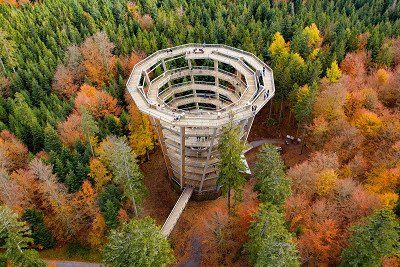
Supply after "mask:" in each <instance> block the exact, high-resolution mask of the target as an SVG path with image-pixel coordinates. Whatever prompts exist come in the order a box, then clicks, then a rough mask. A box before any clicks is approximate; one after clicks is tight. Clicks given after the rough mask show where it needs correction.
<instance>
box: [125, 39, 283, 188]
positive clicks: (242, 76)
mask: <svg viewBox="0 0 400 267" xmlns="http://www.w3.org/2000/svg"><path fill="white" fill-rule="evenodd" d="M127 88H128V91H129V93H130V94H131V96H132V98H133V100H134V101H135V103H136V105H137V107H138V108H139V110H140V111H142V112H144V113H146V114H148V115H149V116H150V118H151V119H152V123H153V126H154V128H155V130H156V132H157V135H158V138H159V142H160V145H161V149H162V152H163V154H164V159H165V164H166V166H167V169H168V175H169V178H170V179H171V180H172V181H174V183H176V185H177V186H178V187H179V188H181V189H184V188H185V187H188V186H189V187H192V188H193V191H194V194H201V195H202V194H208V193H211V195H213V194H214V195H215V193H216V192H218V189H219V188H218V187H217V183H216V181H217V177H218V172H219V171H218V163H219V155H218V149H217V147H218V141H219V137H220V135H221V133H222V128H223V127H224V126H226V125H227V124H228V123H230V122H232V123H234V124H236V125H239V126H240V129H241V137H242V139H243V140H247V137H248V134H249V132H250V128H251V125H252V123H253V120H254V116H255V115H256V114H257V112H258V111H259V110H260V109H261V108H262V107H263V106H264V105H265V104H266V103H267V102H268V101H269V100H270V99H271V98H272V97H273V95H274V93H275V86H274V79H273V73H272V70H271V69H270V68H269V67H268V66H267V65H266V64H265V63H263V62H262V61H261V60H260V59H258V58H257V57H256V56H255V55H253V54H251V53H249V52H245V51H243V50H239V49H236V48H232V47H229V46H226V45H214V44H203V45H202V44H186V45H182V46H177V47H173V48H168V49H163V50H159V51H157V52H155V53H154V54H152V55H150V56H148V57H147V58H145V59H143V60H142V61H140V62H138V63H137V64H136V65H135V67H134V69H133V71H132V73H131V75H130V77H129V80H128V82H127Z"/></svg>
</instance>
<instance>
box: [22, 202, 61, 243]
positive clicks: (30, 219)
mask: <svg viewBox="0 0 400 267" xmlns="http://www.w3.org/2000/svg"><path fill="white" fill-rule="evenodd" d="M22 218H23V219H24V220H25V221H26V222H27V223H28V224H29V228H30V231H31V232H32V235H31V236H32V238H33V243H34V244H35V246H37V247H39V248H44V249H48V248H52V247H53V246H54V245H55V240H54V238H53V235H52V234H51V232H50V231H49V229H47V227H46V225H45V224H44V221H43V218H44V215H43V212H42V211H39V210H35V209H28V210H25V212H24V215H23V216H22Z"/></svg>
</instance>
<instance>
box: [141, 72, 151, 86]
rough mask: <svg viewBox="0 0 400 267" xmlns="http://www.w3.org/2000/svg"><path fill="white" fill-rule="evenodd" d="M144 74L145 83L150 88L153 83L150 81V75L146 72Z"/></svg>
mask: <svg viewBox="0 0 400 267" xmlns="http://www.w3.org/2000/svg"><path fill="white" fill-rule="evenodd" d="M142 74H143V76H144V79H145V81H146V83H147V86H150V83H151V81H150V77H149V74H148V73H147V72H146V71H143V72H142Z"/></svg>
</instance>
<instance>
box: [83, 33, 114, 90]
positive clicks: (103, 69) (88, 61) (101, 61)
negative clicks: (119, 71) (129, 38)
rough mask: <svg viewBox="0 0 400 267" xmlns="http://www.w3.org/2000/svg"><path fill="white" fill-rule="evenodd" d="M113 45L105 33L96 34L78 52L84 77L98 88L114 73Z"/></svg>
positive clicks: (87, 39)
mask: <svg viewBox="0 0 400 267" xmlns="http://www.w3.org/2000/svg"><path fill="white" fill-rule="evenodd" d="M113 49H114V44H113V43H112V42H110V40H109V39H108V36H107V34H106V33H105V32H98V33H95V34H94V35H92V36H91V37H89V38H86V40H85V41H84V42H83V44H82V45H81V46H80V51H81V54H82V57H83V61H82V64H83V66H84V67H85V72H86V77H87V78H88V79H89V80H90V81H92V82H93V83H95V84H96V85H98V86H100V85H102V84H103V83H105V82H106V81H108V80H109V78H110V76H111V75H113V74H114V71H115V69H114V68H115V57H114V56H113V54H112V51H113Z"/></svg>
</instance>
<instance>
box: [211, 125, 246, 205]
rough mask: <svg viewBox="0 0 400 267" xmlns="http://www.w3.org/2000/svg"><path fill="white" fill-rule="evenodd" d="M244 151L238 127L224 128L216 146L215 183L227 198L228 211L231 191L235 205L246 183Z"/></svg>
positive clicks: (244, 147) (244, 145) (244, 146)
mask: <svg viewBox="0 0 400 267" xmlns="http://www.w3.org/2000/svg"><path fill="white" fill-rule="evenodd" d="M245 149H246V144H245V143H244V142H243V141H242V140H241V138H240V129H239V126H234V125H233V124H230V125H229V126H227V127H225V128H224V129H223V132H222V135H221V137H220V140H219V144H218V151H219V153H220V155H221V161H220V163H219V171H220V172H219V176H218V180H217V183H218V185H220V186H221V187H222V189H221V190H222V193H223V194H224V195H226V196H227V200H228V203H227V204H228V211H230V210H231V190H233V191H234V200H235V203H236V202H237V201H240V200H241V198H242V190H243V185H244V184H245V182H246V180H245V178H244V176H243V172H244V171H246V165H245V164H244V162H243V159H242V154H243V152H244V150H245Z"/></svg>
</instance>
